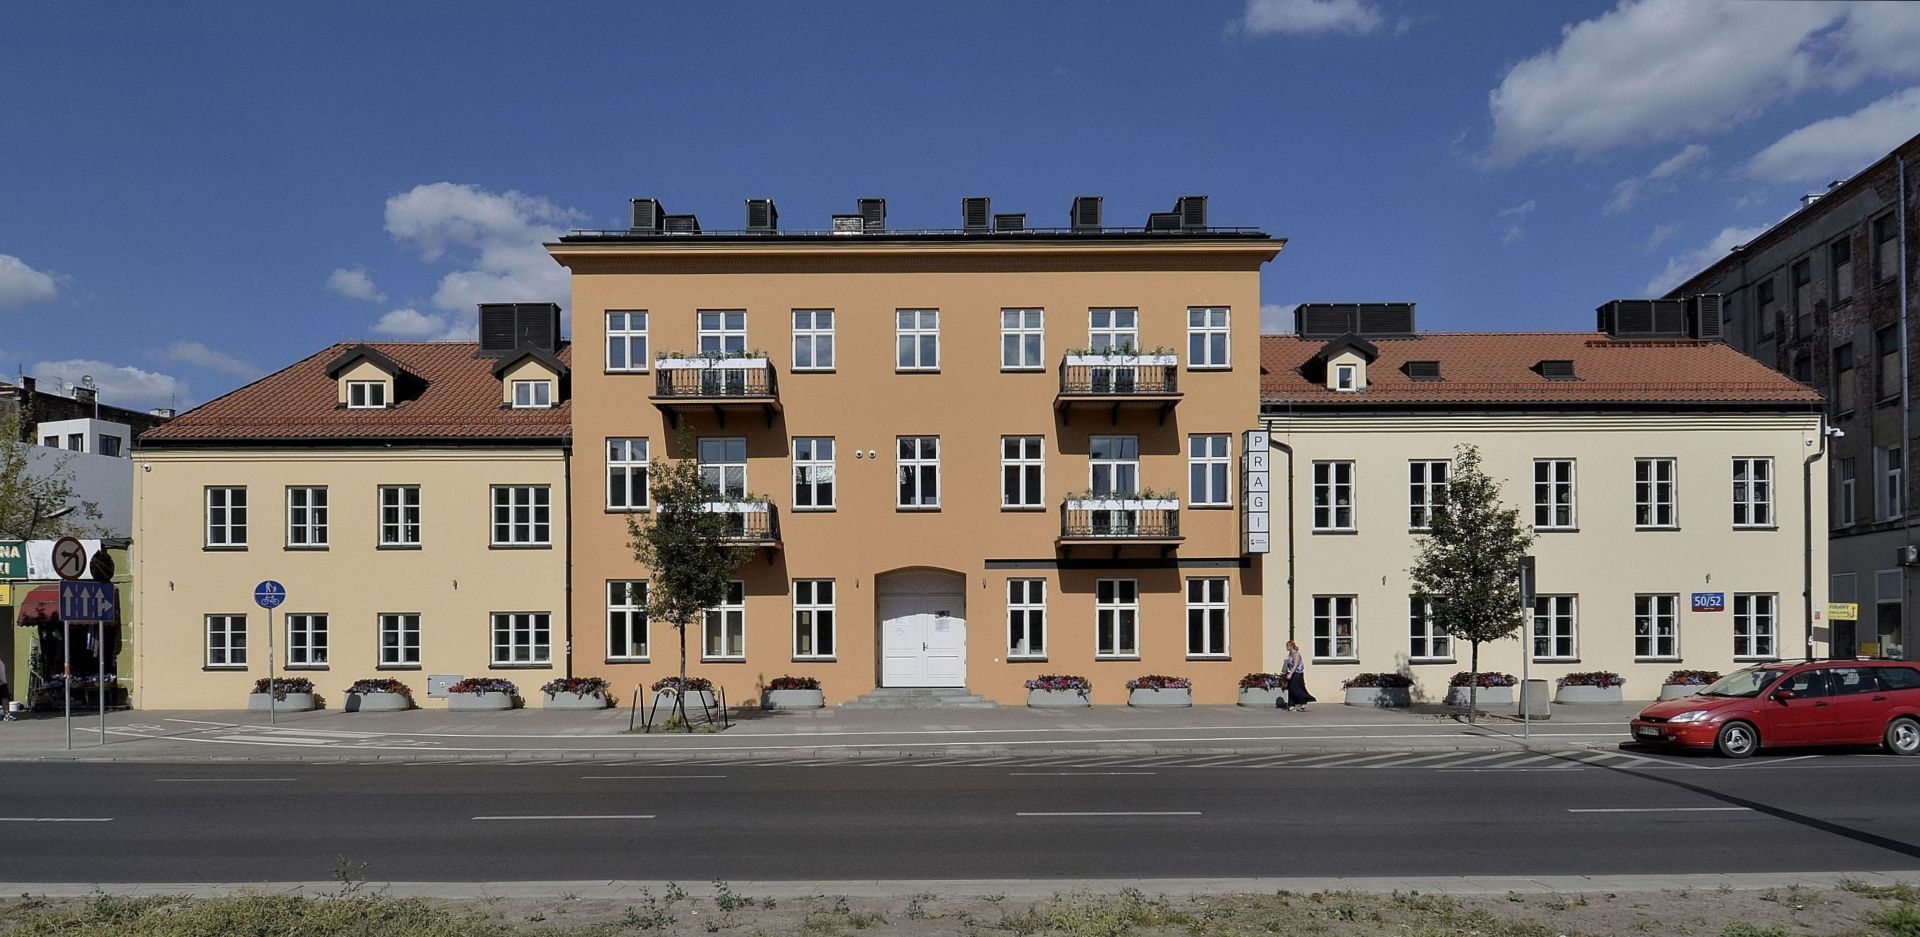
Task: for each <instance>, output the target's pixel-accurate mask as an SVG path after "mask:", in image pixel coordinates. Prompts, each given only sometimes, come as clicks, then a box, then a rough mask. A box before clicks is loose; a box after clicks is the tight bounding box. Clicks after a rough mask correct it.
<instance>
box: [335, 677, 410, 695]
mask: <svg viewBox="0 0 1920 937" xmlns="http://www.w3.org/2000/svg"><path fill="white" fill-rule="evenodd" d="M347 692H348V693H350V694H356V695H360V696H365V695H366V694H368V693H397V694H399V695H401V696H404V697H406V698H407V699H409V700H411V699H413V688H412V687H409V686H407V685H406V684H404V683H401V682H400V681H398V680H380V679H368V680H355V681H353V685H352V686H350V687H347Z"/></svg>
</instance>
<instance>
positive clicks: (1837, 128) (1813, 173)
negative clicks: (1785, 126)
mask: <svg viewBox="0 0 1920 937" xmlns="http://www.w3.org/2000/svg"><path fill="white" fill-rule="evenodd" d="M1915 133H1920V87H1915V88H1908V89H1907V90H1905V91H1900V92H1896V93H1894V94H1890V95H1887V96H1886V97H1884V98H1881V99H1880V100H1878V101H1875V102H1873V103H1872V104H1869V105H1867V106H1866V107H1863V108H1861V109H1859V110H1857V111H1854V112H1853V113H1851V114H1846V115H1843V116H1840V117H1829V118H1827V119H1826V120H1822V121H1817V122H1815V123H1811V124H1808V125H1807V126H1805V127H1802V128H1800V129H1799V130H1795V131H1794V132H1792V133H1790V134H1787V135H1786V136H1784V137H1781V138H1780V139H1778V140H1776V141H1774V142H1773V145H1771V146H1769V147H1767V148H1766V149H1764V150H1761V151H1760V152H1758V153H1755V154H1754V156H1753V158H1752V159H1750V160H1748V161H1747V175H1749V176H1753V177H1755V178H1757V179H1765V180H1768V181H1770V182H1799V181H1803V180H1807V179H1812V180H1816V181H1821V182H1831V181H1833V180H1835V179H1845V178H1847V177H1848V176H1851V175H1853V174H1854V173H1856V172H1859V171H1860V170H1861V169H1864V168H1866V167H1867V166H1868V165H1871V164H1872V163H1873V161H1874V160H1875V159H1877V158H1879V157H1881V156H1885V155H1886V154H1887V153H1888V151H1890V150H1892V149H1893V148H1894V147H1896V146H1899V145H1900V144H1902V143H1904V142H1906V140H1907V138H1909V137H1911V136H1913V135H1914V134H1915Z"/></svg>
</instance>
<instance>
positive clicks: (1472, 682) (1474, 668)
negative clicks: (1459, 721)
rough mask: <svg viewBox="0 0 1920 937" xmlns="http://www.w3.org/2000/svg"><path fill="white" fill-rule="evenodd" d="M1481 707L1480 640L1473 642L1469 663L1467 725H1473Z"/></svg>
mask: <svg viewBox="0 0 1920 937" xmlns="http://www.w3.org/2000/svg"><path fill="white" fill-rule="evenodd" d="M1479 708H1480V642H1478V641H1475V642H1473V662H1472V663H1471V664H1469V665H1468V676H1467V725H1473V724H1474V720H1475V719H1476V718H1477V717H1478V714H1477V713H1476V712H1475V710H1477V709H1479Z"/></svg>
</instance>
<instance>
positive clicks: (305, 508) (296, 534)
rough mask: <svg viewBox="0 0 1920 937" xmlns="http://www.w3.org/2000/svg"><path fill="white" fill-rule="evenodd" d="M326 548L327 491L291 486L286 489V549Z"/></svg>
mask: <svg viewBox="0 0 1920 937" xmlns="http://www.w3.org/2000/svg"><path fill="white" fill-rule="evenodd" d="M326 546H327V489H326V488H324V487H302V486H293V487H289V488H288V489H287V548H288V549H315V550H317V549H324V548H325V547H326Z"/></svg>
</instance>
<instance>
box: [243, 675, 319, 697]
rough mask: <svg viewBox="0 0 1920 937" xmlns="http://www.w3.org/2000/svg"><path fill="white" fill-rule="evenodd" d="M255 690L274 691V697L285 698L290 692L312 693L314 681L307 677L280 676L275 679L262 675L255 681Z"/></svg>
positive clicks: (257, 691) (259, 691)
mask: <svg viewBox="0 0 1920 937" xmlns="http://www.w3.org/2000/svg"><path fill="white" fill-rule="evenodd" d="M253 692H255V693H272V694H273V698H274V699H276V700H283V699H286V698H287V694H288V693H312V692H313V681H312V680H309V679H307V678H305V677H279V678H277V679H273V680H269V679H267V678H266V677H261V678H260V679H258V680H255V681H253Z"/></svg>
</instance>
